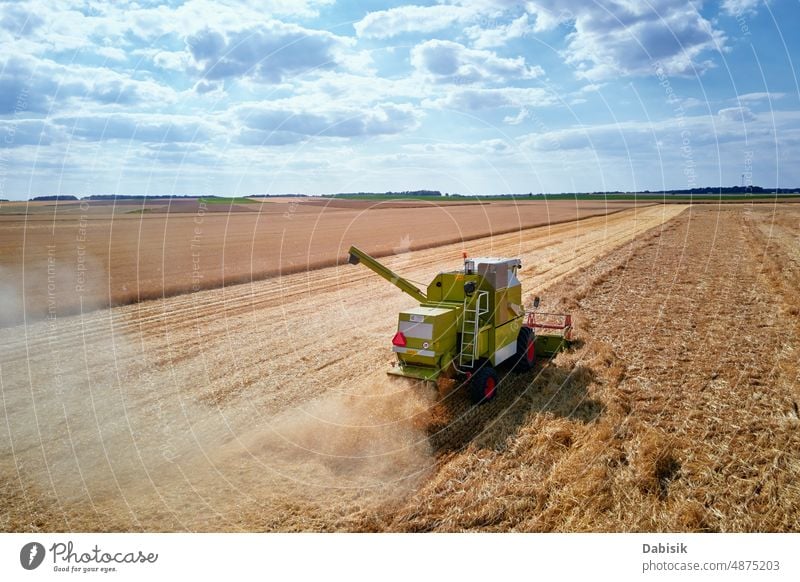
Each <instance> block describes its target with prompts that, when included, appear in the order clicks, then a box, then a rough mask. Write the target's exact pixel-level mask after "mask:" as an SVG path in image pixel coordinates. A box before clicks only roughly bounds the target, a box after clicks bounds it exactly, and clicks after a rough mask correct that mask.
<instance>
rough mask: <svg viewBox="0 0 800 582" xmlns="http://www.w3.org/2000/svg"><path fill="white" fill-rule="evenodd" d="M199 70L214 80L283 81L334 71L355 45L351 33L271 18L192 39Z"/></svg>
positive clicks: (210, 31) (205, 32)
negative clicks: (338, 33) (347, 35)
mask: <svg viewBox="0 0 800 582" xmlns="http://www.w3.org/2000/svg"><path fill="white" fill-rule="evenodd" d="M186 43H187V45H188V47H189V52H190V53H191V55H192V57H193V59H194V62H195V64H196V66H197V68H198V69H199V70H200V72H201V74H202V75H203V76H204V77H206V78H208V79H225V78H229V77H252V78H255V79H257V80H260V81H264V82H269V83H278V82H280V81H281V80H283V78H284V77H286V76H291V75H296V74H301V73H304V72H307V71H309V70H313V69H330V68H333V67H335V66H336V65H337V64H338V62H339V55H340V54H341V52H342V51H343V50H344V49H346V48H349V47H350V46H352V44H353V42H352V41H351V40H350V39H347V38H345V37H339V36H336V35H334V34H332V33H330V32H327V31H322V30H311V29H306V28H303V27H300V26H298V25H295V24H287V23H283V22H279V21H271V22H268V23H262V24H259V25H256V26H252V27H249V28H245V29H242V30H231V31H222V30H216V29H211V28H205V29H203V30H200V31H198V32H196V33H195V34H193V35H191V36H189V37H187V39H186Z"/></svg>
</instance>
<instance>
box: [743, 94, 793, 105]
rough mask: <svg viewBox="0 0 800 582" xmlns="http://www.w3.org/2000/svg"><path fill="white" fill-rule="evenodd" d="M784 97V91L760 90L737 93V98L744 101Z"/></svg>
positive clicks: (754, 101)
mask: <svg viewBox="0 0 800 582" xmlns="http://www.w3.org/2000/svg"><path fill="white" fill-rule="evenodd" d="M784 97H786V93H775V92H761V93H745V94H744V95H739V96H738V97H737V99H738V100H739V101H744V102H746V103H757V102H759V101H775V100H776V99H783V98H784Z"/></svg>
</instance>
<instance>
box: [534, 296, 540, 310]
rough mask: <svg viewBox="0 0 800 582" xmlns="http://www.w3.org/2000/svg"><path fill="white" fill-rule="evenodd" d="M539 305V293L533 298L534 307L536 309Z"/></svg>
mask: <svg viewBox="0 0 800 582" xmlns="http://www.w3.org/2000/svg"><path fill="white" fill-rule="evenodd" d="M537 307H539V296H538V295H537V296H536V297H534V298H533V308H534V309H536V308H537Z"/></svg>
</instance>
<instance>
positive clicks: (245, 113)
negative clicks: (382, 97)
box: [236, 103, 418, 145]
mask: <svg viewBox="0 0 800 582" xmlns="http://www.w3.org/2000/svg"><path fill="white" fill-rule="evenodd" d="M236 116H237V118H238V119H239V121H240V122H241V124H242V130H241V132H240V134H239V141H240V142H241V143H245V144H248V145H286V144H291V143H297V142H301V141H305V140H307V139H308V138H311V137H339V138H352V137H364V136H376V135H389V134H396V133H400V132H402V131H406V130H408V129H411V128H413V127H415V126H416V125H417V122H418V113H417V111H416V110H415V109H414V108H413V107H411V106H410V105H398V104H394V103H384V104H380V105H376V106H375V107H372V108H370V109H340V108H335V109H330V110H324V109H322V108H320V110H318V111H316V112H310V111H305V110H302V109H292V108H288V107H282V106H281V105H280V104H263V105H247V106H242V107H240V108H239V109H238V110H237V112H236Z"/></svg>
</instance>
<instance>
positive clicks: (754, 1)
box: [722, 0, 760, 16]
mask: <svg viewBox="0 0 800 582" xmlns="http://www.w3.org/2000/svg"><path fill="white" fill-rule="evenodd" d="M759 4H760V0H722V11H723V12H724V13H725V14H728V15H729V16H741V15H742V14H755V13H756V12H757V10H756V9H757V7H758V5H759Z"/></svg>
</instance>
